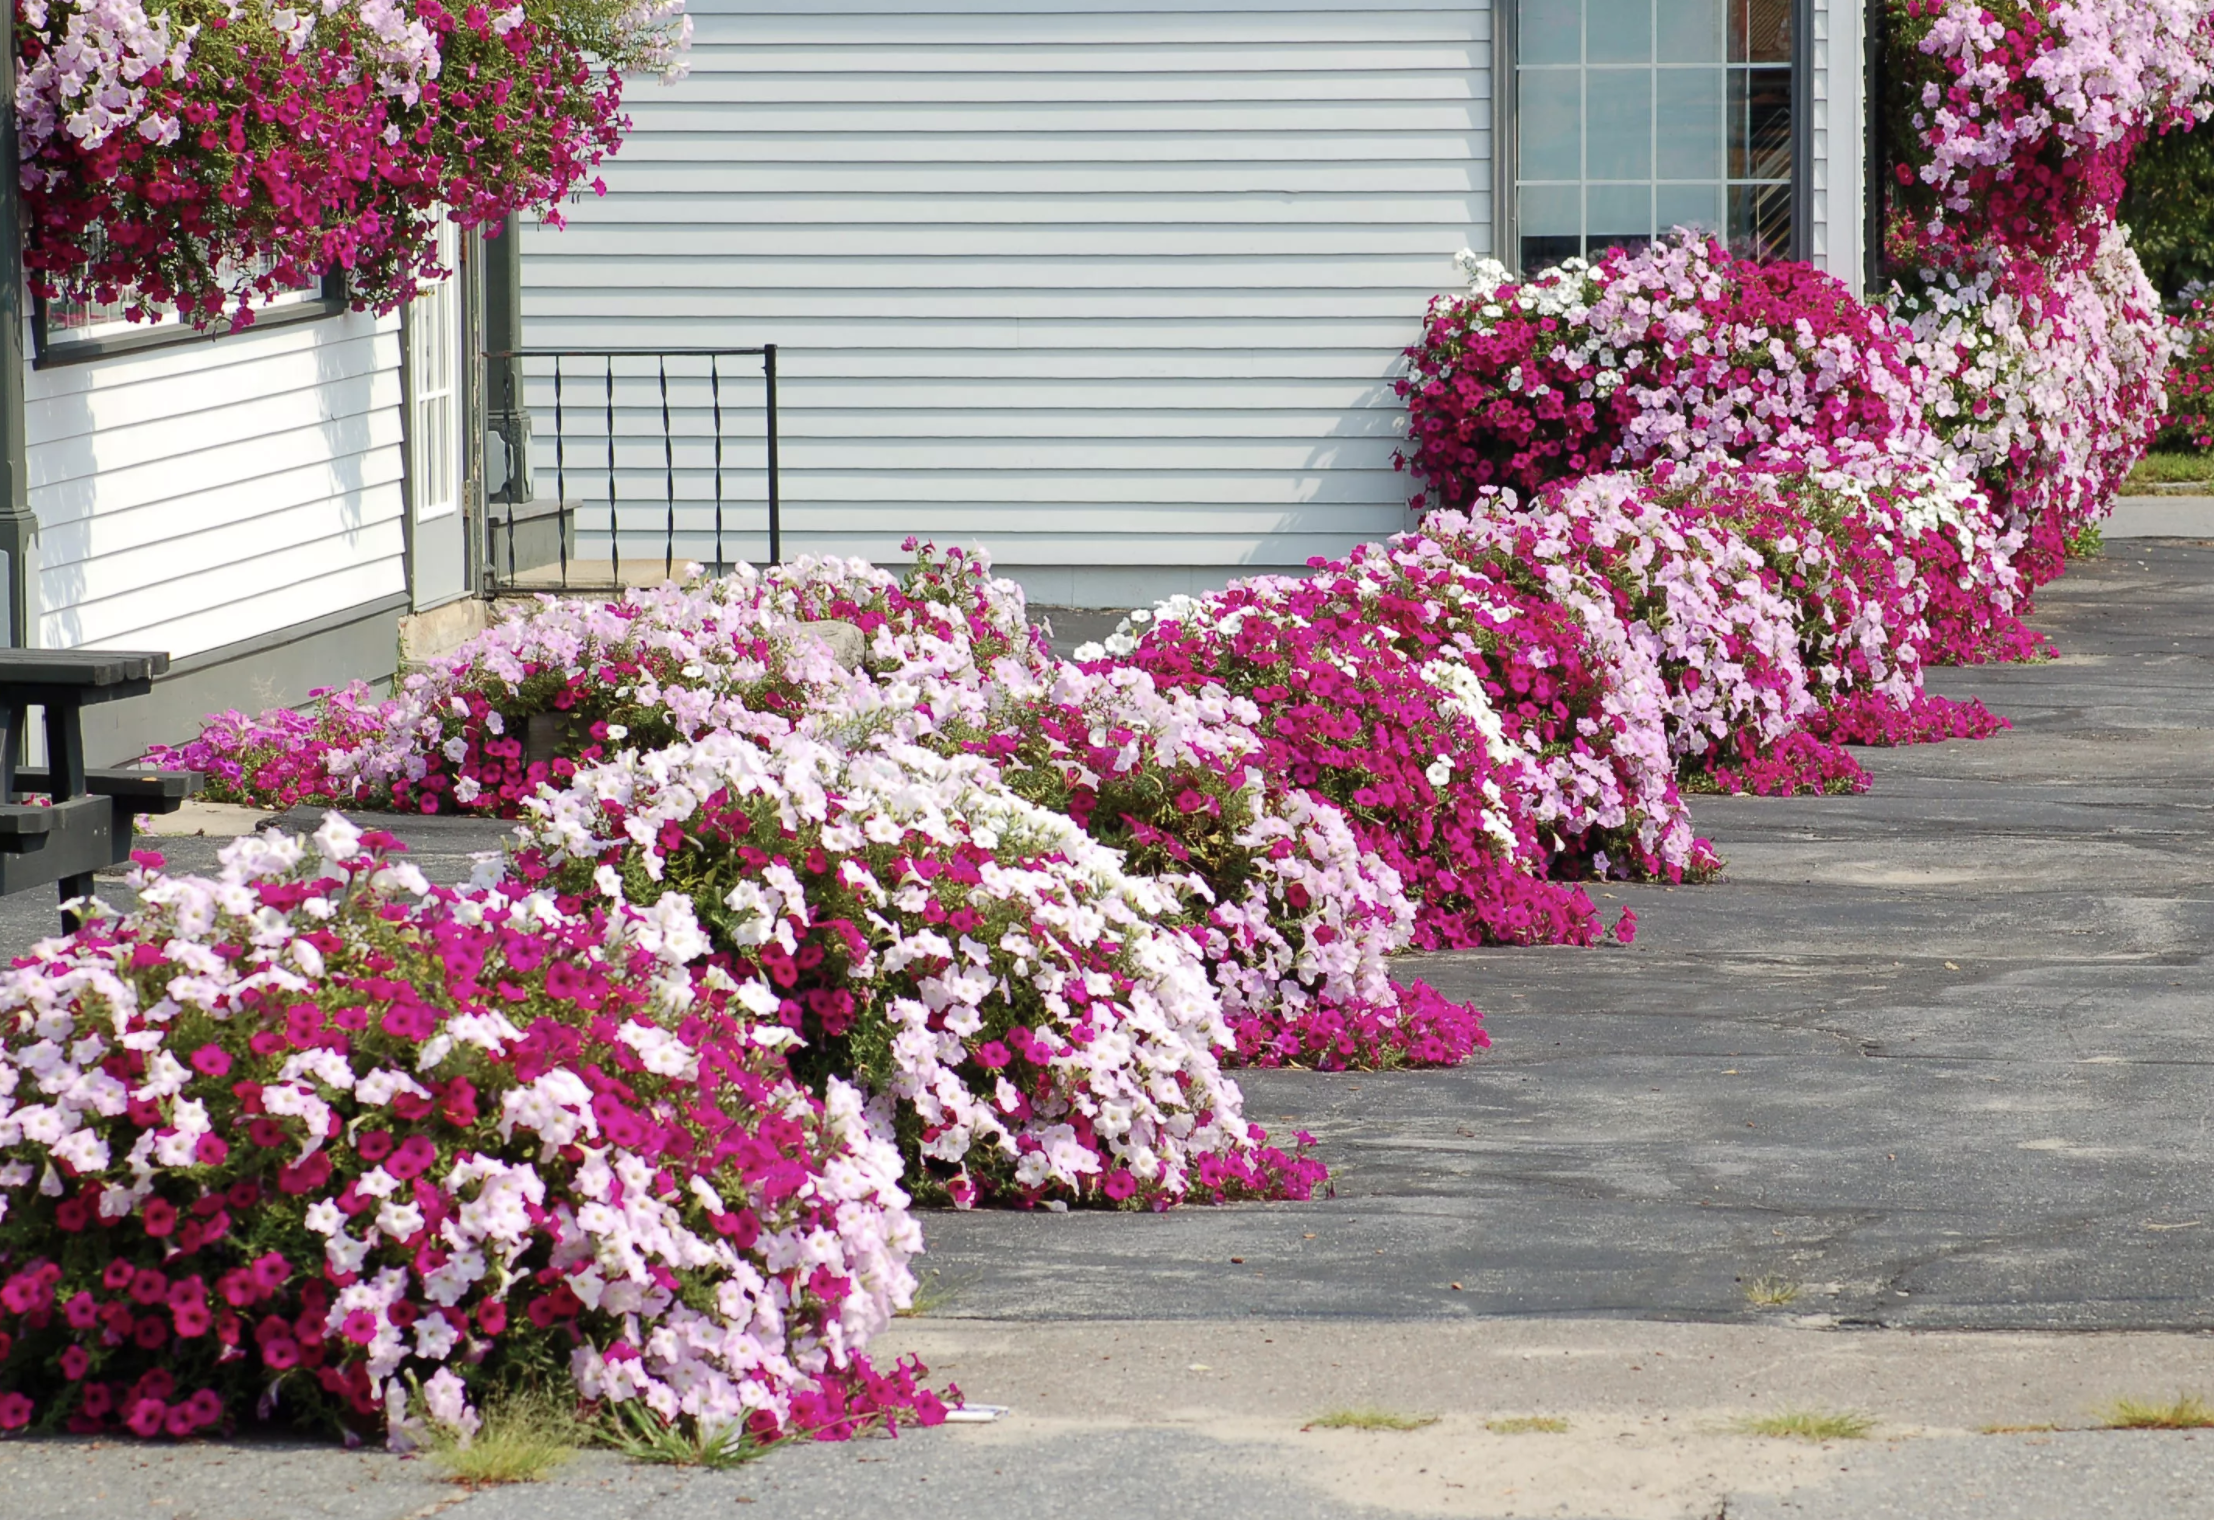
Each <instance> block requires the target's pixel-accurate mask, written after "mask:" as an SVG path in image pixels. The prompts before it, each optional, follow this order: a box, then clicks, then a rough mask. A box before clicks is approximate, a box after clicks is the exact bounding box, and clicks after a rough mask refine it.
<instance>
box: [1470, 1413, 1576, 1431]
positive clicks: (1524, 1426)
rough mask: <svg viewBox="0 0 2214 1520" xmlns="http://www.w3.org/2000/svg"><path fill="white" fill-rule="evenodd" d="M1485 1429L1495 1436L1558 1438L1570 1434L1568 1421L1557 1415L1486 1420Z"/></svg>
mask: <svg viewBox="0 0 2214 1520" xmlns="http://www.w3.org/2000/svg"><path fill="white" fill-rule="evenodd" d="M1484 1429H1486V1430H1488V1431H1490V1432H1491V1433H1492V1434H1493V1435H1495V1436H1558V1435H1566V1434H1567V1433H1568V1421H1566V1420H1564V1419H1562V1418H1561V1417H1560V1416H1559V1415H1557V1414H1523V1415H1516V1416H1515V1417H1514V1418H1512V1419H1507V1420H1486V1421H1484Z"/></svg>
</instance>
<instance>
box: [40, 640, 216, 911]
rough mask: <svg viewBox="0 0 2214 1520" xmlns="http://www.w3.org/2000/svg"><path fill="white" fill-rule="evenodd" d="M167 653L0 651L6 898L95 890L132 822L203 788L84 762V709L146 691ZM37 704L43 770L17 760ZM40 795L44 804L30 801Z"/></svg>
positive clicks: (122, 854) (125, 849) (127, 847)
mask: <svg viewBox="0 0 2214 1520" xmlns="http://www.w3.org/2000/svg"><path fill="white" fill-rule="evenodd" d="M168 669H169V656H168V655H166V654H159V653H154V652H151V651H146V650H127V649H0V896H12V895H13V894H15V893H17V892H23V891H28V890H29V889H31V888H32V887H39V886H44V885H45V884H46V883H48V882H57V883H59V884H60V896H61V901H62V902H63V904H64V905H65V906H64V909H63V912H62V928H63V930H64V932H66V931H68V930H70V929H72V928H74V927H76V922H75V921H76V915H75V914H73V913H71V912H70V911H69V910H68V909H67V907H66V904H68V903H69V902H71V901H72V900H74V899H76V898H80V897H89V896H90V895H91V894H92V878H93V873H94V872H96V871H99V870H102V869H104V868H106V867H109V866H116V865H121V864H122V863H123V862H124V861H126V860H129V859H130V858H131V820H132V818H133V817H135V816H136V815H137V814H140V813H174V812H175V811H177V809H178V808H180V807H182V806H183V805H184V800H185V799H186V798H187V797H189V796H191V795H192V794H193V793H195V792H197V791H198V790H199V789H200V777H199V775H198V773H197V772H194V771H141V770H102V769H93V768H89V767H87V766H86V764H85V741H84V725H83V721H82V718H83V712H84V709H85V708H87V707H89V706H92V705H93V704H95V703H99V702H114V701H118V700H120V699H122V698H125V697H138V696H144V695H145V694H146V693H148V692H150V691H152V690H153V689H154V678H155V677H156V676H158V675H161V674H162V673H164V672H165V671H167V670H168ZM32 708H37V709H38V710H39V711H40V713H41V714H42V715H43V716H44V718H45V727H46V754H47V759H48V761H49V764H48V765H47V766H46V767H44V768H43V769H41V768H34V767H31V766H27V765H23V764H20V763H19V761H20V759H21V757H22V754H23V750H24V745H25V742H26V737H27V733H28V728H29V722H30V712H31V709H32ZM26 796H37V797H40V798H42V799H43V801H40V802H28V801H25V800H24V798H25V797H26Z"/></svg>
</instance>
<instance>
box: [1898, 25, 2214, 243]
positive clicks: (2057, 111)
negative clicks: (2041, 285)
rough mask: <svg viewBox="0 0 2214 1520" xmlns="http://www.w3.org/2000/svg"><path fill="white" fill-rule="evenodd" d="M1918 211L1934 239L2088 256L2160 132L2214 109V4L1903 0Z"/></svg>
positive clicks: (1904, 79)
mask: <svg viewBox="0 0 2214 1520" xmlns="http://www.w3.org/2000/svg"><path fill="white" fill-rule="evenodd" d="M1889 28H1890V38H1889V41H1890V52H1889V57H1890V63H1891V67H1892V69H1893V71H1894V75H1895V78H1896V86H1895V88H1896V90H1897V94H1898V98H1897V100H1896V101H1895V102H1894V103H1893V105H1892V109H1893V111H1894V112H1895V113H1896V114H1897V115H1899V116H1900V117H1901V118H1902V120H1901V122H1900V125H1901V126H1902V127H1903V128H1904V129H1905V130H1901V131H1897V132H1894V133H1893V134H1892V135H1893V138H1894V141H1895V142H1896V143H1897V144H1898V145H1899V147H1900V148H1901V150H1902V154H1903V156H1902V159H1901V161H1900V162H1899V164H1898V166H1897V174H1898V180H1899V185H1900V189H1901V192H1902V197H1903V202H1904V209H1905V210H1906V211H1907V213H1908V214H1909V216H1910V217H1912V218H1913V219H1914V220H1915V221H1917V222H1919V223H1920V224H1921V235H1922V236H1923V237H1924V238H1925V239H1926V240H1927V241H1928V242H1929V243H1931V244H1933V245H1937V246H1947V247H1951V248H1954V249H1957V250H1959V251H1962V252H1966V253H1969V254H1974V253H1975V252H1977V251H1978V250H1980V249H1983V248H1985V247H1988V246H1990V245H1992V244H1994V243H1996V244H2003V245H2005V246H2007V247H2010V248H2016V249H2020V250H2022V251H2024V252H2026V253H2029V254H2031V255H2033V256H2035V257H2038V258H2057V259H2059V260H2060V261H2061V262H2062V263H2064V264H2070V263H2077V262H2081V261H2082V260H2084V259H2085V258H2086V257H2087V256H2088V255H2089V254H2090V253H2091V251H2092V249H2093V248H2095V246H2096V244H2097V242H2098V240H2099V238H2100V237H2101V235H2102V233H2103V231H2104V229H2105V227H2106V226H2107V225H2108V224H2109V223H2111V222H2112V220H2113V213H2114V209H2115V208H2116V207H2117V206H2119V205H2120V203H2121V198H2122V190H2123V177H2124V174H2125V171H2126V170H2127V168H2128V164H2129V159H2130V155H2131V154H2132V153H2133V152H2134V151H2135V149H2136V148H2137V146H2138V144H2139V143H2141V142H2142V141H2143V140H2144V139H2145V136H2146V135H2147V134H2148V133H2149V132H2152V131H2156V130H2162V129H2165V128H2167V127H2169V126H2171V125H2176V124H2183V125H2189V124H2191V123H2194V122H2198V121H2204V120H2206V119H2207V117H2208V116H2209V115H2210V114H2214V100H2210V99H2209V98H2208V94H2207V90H2208V86H2209V84H2210V83H2214V28H2210V26H2209V20H2208V6H2207V5H2206V4H2205V0H1890V17H1889Z"/></svg>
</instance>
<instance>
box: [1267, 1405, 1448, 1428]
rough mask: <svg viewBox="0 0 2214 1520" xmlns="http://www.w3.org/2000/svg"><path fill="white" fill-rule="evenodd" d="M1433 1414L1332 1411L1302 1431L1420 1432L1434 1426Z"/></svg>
mask: <svg viewBox="0 0 2214 1520" xmlns="http://www.w3.org/2000/svg"><path fill="white" fill-rule="evenodd" d="M1437 1422H1438V1417H1437V1416H1436V1415H1434V1414H1394V1413H1393V1412H1392V1411H1391V1410H1389V1409H1332V1410H1327V1411H1325V1412H1324V1413H1322V1414H1318V1415H1316V1416H1315V1417H1314V1418H1313V1419H1311V1420H1309V1421H1308V1422H1307V1423H1306V1424H1305V1425H1304V1426H1302V1427H1301V1429H1303V1430H1420V1429H1422V1428H1423V1427H1424V1426H1425V1425H1435V1424H1437Z"/></svg>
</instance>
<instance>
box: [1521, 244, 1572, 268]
mask: <svg viewBox="0 0 2214 1520" xmlns="http://www.w3.org/2000/svg"><path fill="white" fill-rule="evenodd" d="M1583 251H1584V245H1583V240H1582V239H1581V238H1572V237H1526V238H1524V239H1523V240H1522V272H1523V273H1524V274H1536V273H1537V272H1538V271H1539V270H1541V269H1551V268H1552V267H1553V266H1554V265H1555V264H1558V263H1561V262H1562V261H1563V260H1566V259H1573V258H1575V257H1577V256H1578V255H1579V254H1581V253H1582V252H1583Z"/></svg>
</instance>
